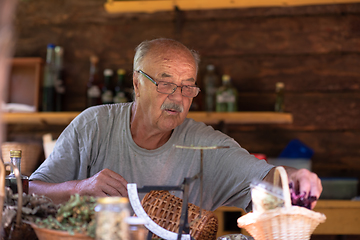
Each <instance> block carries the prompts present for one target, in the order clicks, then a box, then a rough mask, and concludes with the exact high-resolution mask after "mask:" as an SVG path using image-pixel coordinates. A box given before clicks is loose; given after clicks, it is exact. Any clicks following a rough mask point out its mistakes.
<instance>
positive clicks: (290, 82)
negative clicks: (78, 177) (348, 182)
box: [8, 0, 360, 178]
mask: <svg viewBox="0 0 360 240" xmlns="http://www.w3.org/2000/svg"><path fill="white" fill-rule="evenodd" d="M104 3H105V0H87V1H70V0H37V1H32V0H31V1H22V2H20V4H19V6H18V13H17V15H16V20H15V26H16V29H17V41H16V50H15V56H16V57H39V56H40V57H43V58H45V55H46V45H47V44H48V43H54V44H56V45H61V46H63V47H64V49H65V57H64V58H65V71H66V87H67V90H66V102H65V110H67V111H81V110H83V109H85V89H86V83H87V80H88V76H89V57H90V56H91V55H92V54H96V55H97V56H98V57H99V58H100V69H104V68H112V69H113V70H116V69H118V68H125V69H126V70H127V72H128V73H129V74H128V80H127V81H128V82H127V84H128V86H131V70H132V59H133V55H134V48H135V47H136V46H137V45H138V44H139V43H140V42H141V41H143V40H145V39H153V38H156V37H169V38H174V39H177V40H179V41H181V42H183V43H184V44H185V45H187V46H189V47H191V48H193V49H195V50H197V51H198V52H199V53H200V55H201V57H202V62H201V64H200V72H199V78H198V83H199V84H200V86H202V76H203V75H204V71H205V67H206V65H207V64H210V63H211V64H214V65H215V66H216V71H217V73H218V74H219V75H221V74H225V73H226V74H229V75H230V76H231V77H232V80H233V84H234V85H235V86H236V88H237V89H238V91H239V110H240V111H272V110H273V105H274V99H275V94H274V92H275V83H276V82H278V81H282V82H284V83H285V89H286V95H285V97H286V103H285V110H286V112H291V113H292V114H293V117H294V123H293V124H290V125H228V126H225V128H224V131H227V133H228V134H229V135H230V136H232V137H234V138H235V139H236V140H237V141H238V142H239V143H240V144H241V145H242V146H243V147H245V148H246V149H248V150H249V151H250V152H261V153H264V154H266V155H267V156H268V157H276V156H278V155H279V153H280V152H281V150H282V149H283V148H284V147H285V146H286V145H287V143H288V142H289V141H290V140H292V139H294V138H297V139H300V140H301V141H303V142H304V143H305V144H306V145H308V146H309V147H311V148H312V149H314V151H315V154H314V156H313V159H312V162H313V170H314V171H315V172H316V173H318V174H319V175H320V176H322V177H327V176H338V177H357V178H360V141H359V139H360V120H359V119H360V94H359V93H360V67H359V66H360V4H358V3H355V4H339V5H318V6H317V5H313V6H299V7H274V8H248V9H222V10H211V11H181V9H180V11H175V10H174V11H173V12H158V13H154V14H145V13H127V14H116V15H111V14H108V13H106V12H105V10H104V7H103V4H104ZM202 98H203V96H202V95H199V96H198V97H197V98H196V99H195V102H196V103H197V105H198V110H202V109H203V101H202ZM215 127H216V126H215ZM61 130H62V128H53V127H52V126H48V127H46V126H45V127H44V126H43V127H34V126H12V125H10V126H8V140H19V139H23V138H26V137H31V138H32V139H34V140H36V139H41V134H43V133H44V132H47V131H54V132H55V137H56V136H57V135H58V134H59V133H60V132H61Z"/></svg>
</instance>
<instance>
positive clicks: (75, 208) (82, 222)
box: [35, 194, 96, 238]
mask: <svg viewBox="0 0 360 240" xmlns="http://www.w3.org/2000/svg"><path fill="white" fill-rule="evenodd" d="M95 205H96V198H94V197H91V196H80V195H78V194H75V195H72V196H71V197H70V200H69V201H67V202H66V203H65V204H63V205H61V206H60V208H59V209H58V211H57V214H56V216H55V217H53V216H49V217H48V218H46V219H37V220H36V222H35V223H36V225H38V226H39V227H43V228H48V229H54V230H62V231H68V232H69V233H70V234H75V233H81V234H86V235H88V236H90V237H93V238H94V237H95V228H96V224H95V210H94V208H95Z"/></svg>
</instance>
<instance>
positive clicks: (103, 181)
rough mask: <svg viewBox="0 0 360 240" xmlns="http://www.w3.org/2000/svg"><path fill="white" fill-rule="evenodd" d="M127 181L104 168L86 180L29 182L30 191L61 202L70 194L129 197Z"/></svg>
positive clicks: (57, 202)
mask: <svg viewBox="0 0 360 240" xmlns="http://www.w3.org/2000/svg"><path fill="white" fill-rule="evenodd" d="M126 187H127V181H126V180H125V179H124V178H123V177H122V176H121V175H119V174H117V173H115V172H113V171H111V170H109V169H104V170H101V171H100V172H98V173H97V174H95V175H94V176H92V177H91V178H87V179H84V180H74V181H68V182H63V183H47V182H42V181H38V180H33V181H30V182H29V193H30V194H31V193H35V194H37V195H45V196H47V197H49V198H50V199H52V200H53V202H54V203H56V204H59V203H63V202H66V201H67V200H69V198H70V196H71V195H73V194H75V193H78V194H79V195H89V196H95V197H106V196H123V197H127V188H126Z"/></svg>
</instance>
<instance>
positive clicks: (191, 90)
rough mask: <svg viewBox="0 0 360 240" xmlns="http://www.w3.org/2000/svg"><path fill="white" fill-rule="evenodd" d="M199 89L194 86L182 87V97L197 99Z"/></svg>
mask: <svg viewBox="0 0 360 240" xmlns="http://www.w3.org/2000/svg"><path fill="white" fill-rule="evenodd" d="M197 94H198V88H197V87H193V86H186V85H185V86H182V95H184V96H185V97H196V95H197Z"/></svg>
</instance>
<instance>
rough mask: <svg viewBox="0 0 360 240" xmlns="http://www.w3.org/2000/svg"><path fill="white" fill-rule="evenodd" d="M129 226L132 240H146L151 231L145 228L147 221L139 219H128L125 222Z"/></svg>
mask: <svg viewBox="0 0 360 240" xmlns="http://www.w3.org/2000/svg"><path fill="white" fill-rule="evenodd" d="M125 221H126V222H127V223H128V225H129V236H130V239H131V240H146V239H147V235H148V233H149V231H148V230H147V228H146V227H145V224H146V223H147V222H146V220H145V219H143V218H139V217H128V218H126V220H125Z"/></svg>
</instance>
